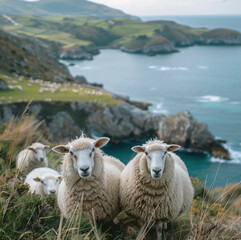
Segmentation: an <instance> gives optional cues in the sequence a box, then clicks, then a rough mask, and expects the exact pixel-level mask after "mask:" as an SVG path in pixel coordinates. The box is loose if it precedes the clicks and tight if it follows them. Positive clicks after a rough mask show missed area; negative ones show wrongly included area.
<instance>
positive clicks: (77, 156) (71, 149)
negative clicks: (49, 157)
mask: <svg viewBox="0 0 241 240" xmlns="http://www.w3.org/2000/svg"><path fill="white" fill-rule="evenodd" d="M109 140H110V139H109V138H107V137H102V138H98V139H97V140H95V141H93V142H92V141H88V140H86V139H85V138H82V139H81V138H80V139H78V140H77V141H75V143H74V144H71V143H70V144H69V145H59V146H56V147H54V148H53V149H52V150H53V151H54V152H57V153H60V154H70V155H71V158H72V161H73V166H74V169H75V171H76V172H77V173H78V174H79V176H80V177H81V178H83V179H88V178H90V177H91V175H92V171H93V169H94V156H95V149H96V148H101V147H103V146H104V145H106V144H107V143H108V142H109Z"/></svg>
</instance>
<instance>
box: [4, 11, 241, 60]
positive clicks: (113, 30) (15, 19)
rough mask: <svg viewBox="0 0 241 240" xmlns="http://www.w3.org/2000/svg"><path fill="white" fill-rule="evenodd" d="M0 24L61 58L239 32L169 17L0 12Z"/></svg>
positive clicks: (213, 41)
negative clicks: (194, 25)
mask: <svg viewBox="0 0 241 240" xmlns="http://www.w3.org/2000/svg"><path fill="white" fill-rule="evenodd" d="M0 27H2V28H3V29H4V30H6V31H13V32H16V33H19V34H24V35H28V36H31V37H33V38H37V39H39V40H41V41H43V40H44V43H43V45H44V46H45V47H46V46H47V47H48V48H50V49H49V51H50V52H51V53H54V54H55V56H56V57H58V58H63V59H91V58H92V56H93V55H95V54H98V48H100V47H107V48H117V49H121V50H122V51H126V52H130V53H144V54H148V55H155V54H160V53H172V52H177V51H178V50H177V48H180V47H187V46H192V45H241V33H239V32H237V31H233V30H229V29H214V30H210V29H206V28H191V27H188V26H184V25H181V24H178V23H175V22H172V21H150V22H141V21H138V20H131V19H126V18H113V19H100V18H96V17H90V16H71V17H70V16H47V17H36V16H30V15H8V16H6V15H5V16H0ZM46 41H48V44H46Z"/></svg>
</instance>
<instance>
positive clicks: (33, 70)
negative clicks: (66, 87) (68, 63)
mask: <svg viewBox="0 0 241 240" xmlns="http://www.w3.org/2000/svg"><path fill="white" fill-rule="evenodd" d="M0 56H1V57H0V73H5V74H15V75H23V76H26V77H33V78H35V79H36V78H38V79H45V80H52V81H60V82H61V81H62V82H63V81H65V80H73V78H72V77H71V75H70V74H69V72H68V70H67V68H66V67H65V66H64V65H63V64H60V63H59V62H58V60H57V59H56V58H53V57H51V56H49V54H48V53H47V51H46V50H45V48H43V47H41V46H40V44H39V43H38V42H35V41H32V40H29V39H28V38H26V37H24V36H15V35H12V34H8V33H6V32H4V31H0Z"/></svg>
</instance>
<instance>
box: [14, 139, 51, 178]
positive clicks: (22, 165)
mask: <svg viewBox="0 0 241 240" xmlns="http://www.w3.org/2000/svg"><path fill="white" fill-rule="evenodd" d="M45 148H49V145H44V144H42V143H39V142H37V143H33V144H32V145H31V146H29V147H28V148H27V149H24V150H22V151H21V152H20V153H19V154H18V156H17V159H16V168H18V169H19V172H20V173H23V174H27V173H29V172H30V171H31V170H33V169H34V168H38V167H47V166H48V160H47V158H46V152H45Z"/></svg>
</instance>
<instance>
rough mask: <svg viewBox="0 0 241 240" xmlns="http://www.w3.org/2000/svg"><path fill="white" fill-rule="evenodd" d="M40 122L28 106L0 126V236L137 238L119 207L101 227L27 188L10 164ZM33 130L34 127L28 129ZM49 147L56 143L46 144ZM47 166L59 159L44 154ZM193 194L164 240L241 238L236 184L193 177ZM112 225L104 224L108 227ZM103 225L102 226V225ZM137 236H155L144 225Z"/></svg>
mask: <svg viewBox="0 0 241 240" xmlns="http://www.w3.org/2000/svg"><path fill="white" fill-rule="evenodd" d="M40 126H41V122H38V121H37V120H36V119H35V118H34V117H33V116H30V115H28V108H27V109H26V110H25V112H24V113H23V114H22V116H20V118H19V119H14V120H12V121H11V123H9V124H8V123H7V124H5V125H0V149H1V153H0V239H4V240H5V239H6V240H11V239H13V240H14V239H24V240H25V239H26V240H27V239H28V240H29V239H30V240H31V239H47V240H56V239H57V240H60V239H61V240H68V239H71V240H75V239H76V240H77V239H78V240H79V239H80V240H88V239H103V240H122V239H136V234H137V232H138V231H139V229H140V225H139V224H138V222H137V220H136V219H135V218H133V217H130V216H127V215H126V214H125V213H124V212H121V213H120V214H119V215H118V217H117V220H116V224H117V225H116V226H115V227H114V228H113V225H108V226H104V225H102V224H101V223H98V224H97V223H96V222H95V220H94V213H92V218H87V217H86V216H84V215H83V214H82V211H81V205H82V204H83V203H82V201H81V204H80V208H76V210H75V214H73V216H72V218H71V219H69V220H66V219H64V218H63V216H62V215H61V212H60V210H59V208H58V206H57V203H56V199H55V197H54V196H46V197H44V198H42V199H41V198H40V197H39V196H37V195H35V194H30V193H28V186H27V185H25V184H24V183H23V180H22V178H21V177H20V175H19V173H18V171H16V169H15V161H14V159H15V156H16V153H17V152H18V151H20V150H21V149H23V148H25V147H26V146H28V145H29V144H30V143H31V142H33V141H42V142H44V143H45V141H46V140H45V139H44V137H43V135H42V134H41V132H40V130H39V129H40V128H39V127H40ZM33 130H34V131H33ZM48 144H50V145H51V147H53V146H54V145H55V143H49V142H48ZM47 156H48V159H49V164H50V167H52V168H55V169H57V170H60V164H61V161H60V159H59V157H58V156H56V154H54V153H53V152H51V153H48V154H47ZM192 183H193V186H194V189H195V196H194V200H193V203H192V206H191V210H190V212H189V213H187V214H184V215H182V216H180V217H178V218H177V219H175V220H174V221H172V222H171V223H170V224H169V225H168V229H167V231H166V232H164V234H163V238H162V239H165V240H171V239H172V240H176V239H180V240H184V239H185V240H204V239H207V240H233V239H240V238H241V231H240V230H241V216H240V214H241V212H240V201H241V185H240V183H237V184H233V185H228V186H226V187H225V188H218V189H215V190H214V191H212V189H207V188H206V187H205V184H203V183H202V182H201V181H200V180H199V179H198V178H193V179H192ZM110 226H111V227H112V228H111V229H109V227H110ZM105 229H107V230H105ZM146 230H149V232H148V233H147V232H143V234H142V237H141V238H139V239H146V240H149V239H150V240H151V239H155V231H154V230H153V229H152V228H151V226H150V225H147V228H146Z"/></svg>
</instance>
